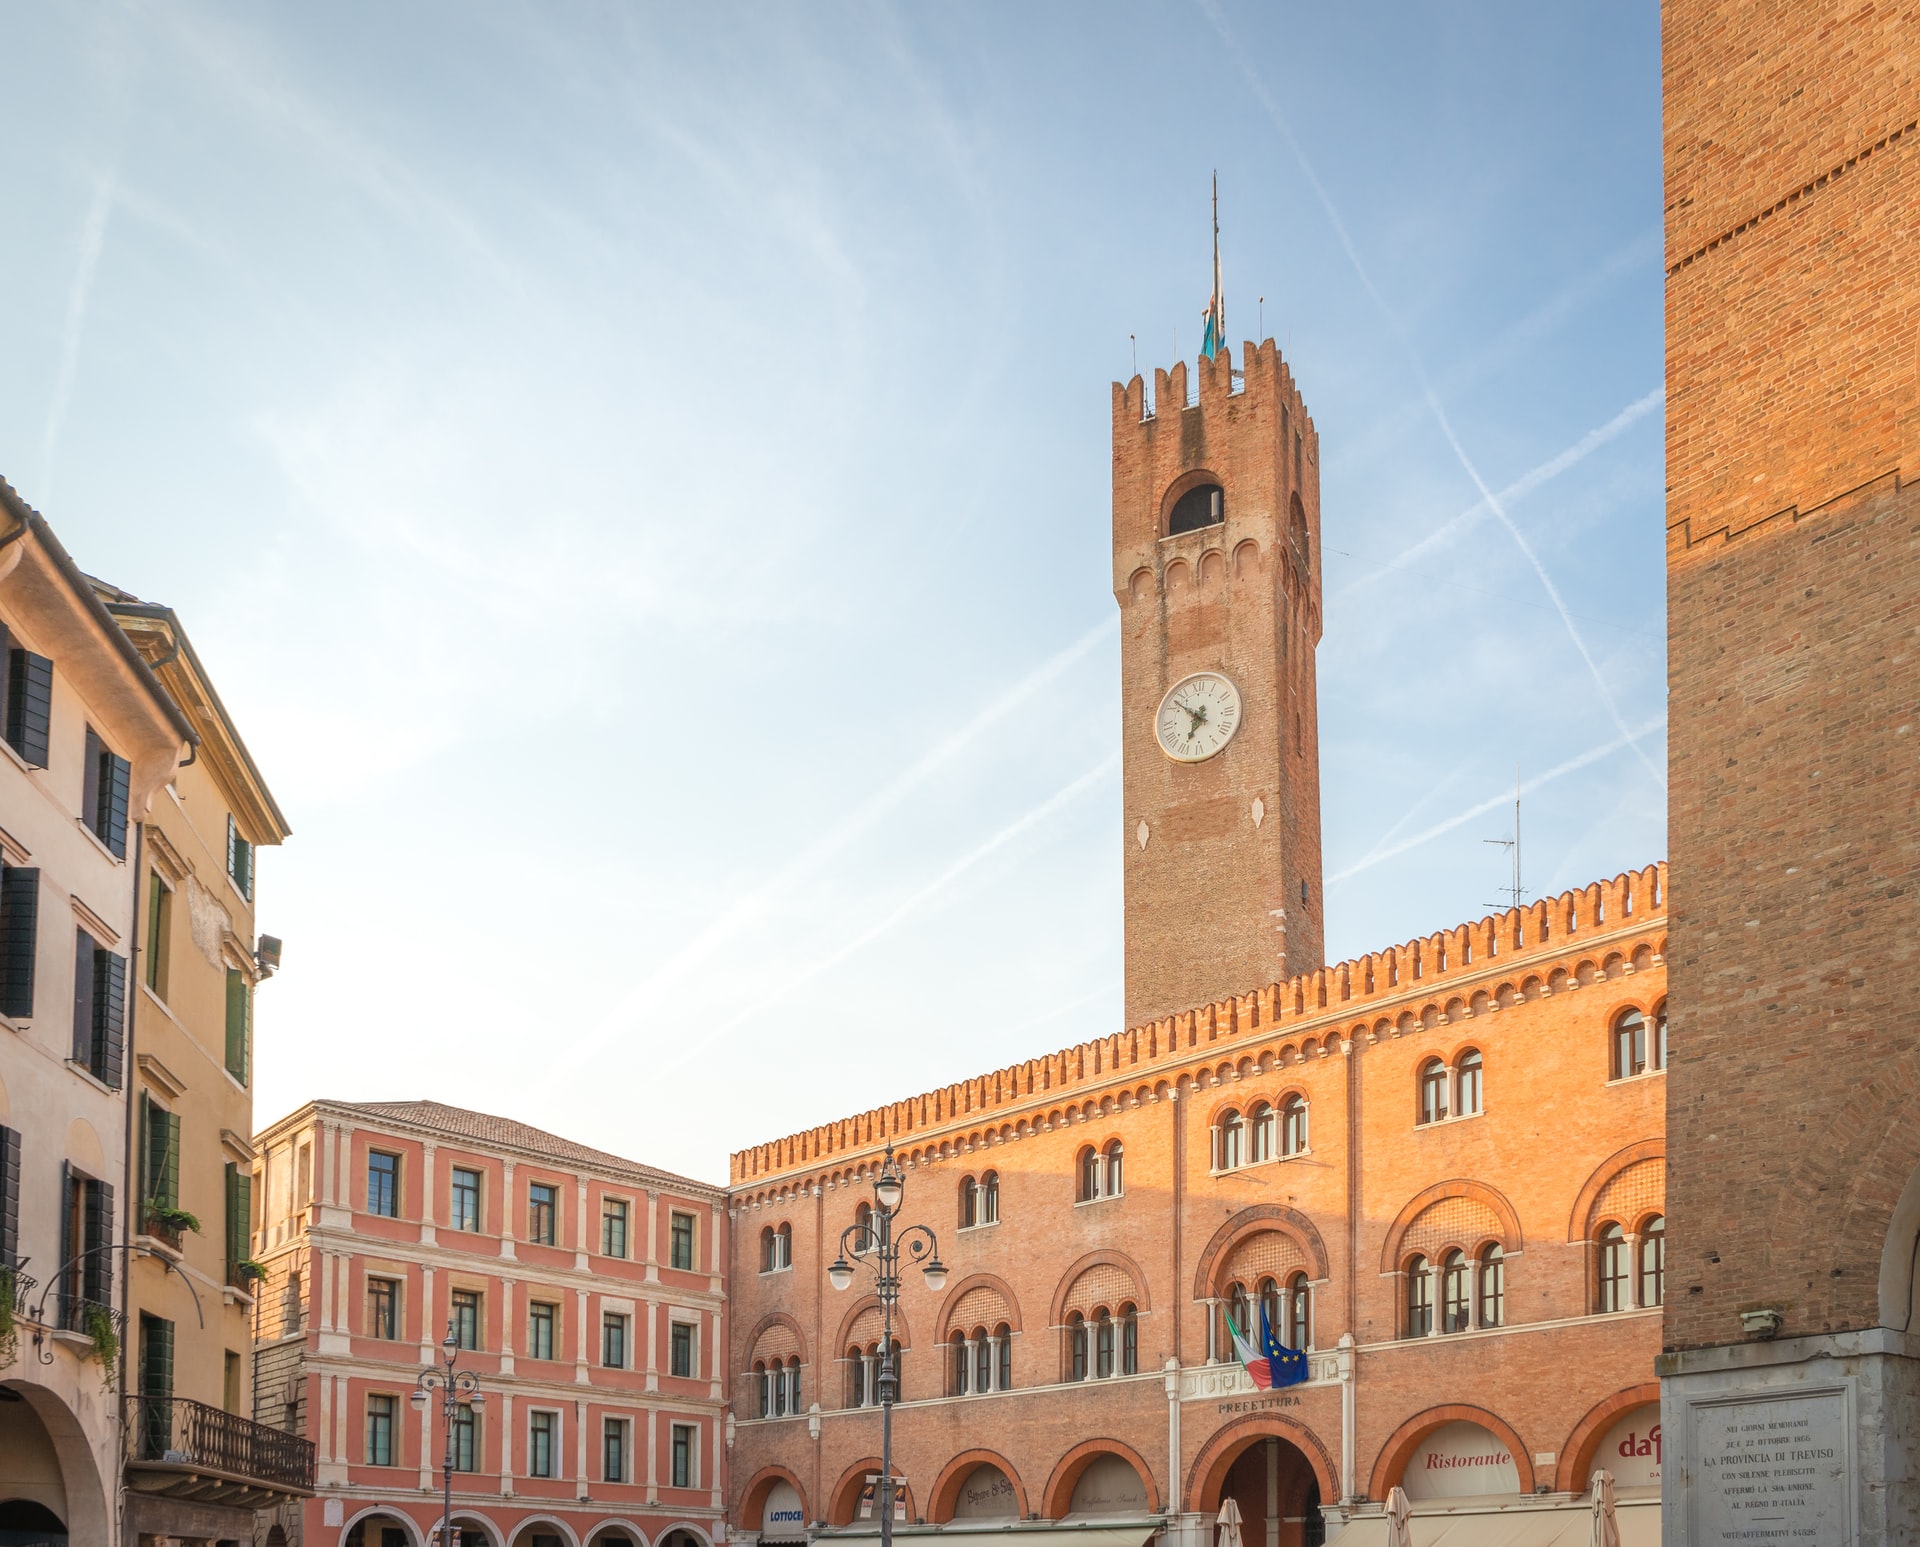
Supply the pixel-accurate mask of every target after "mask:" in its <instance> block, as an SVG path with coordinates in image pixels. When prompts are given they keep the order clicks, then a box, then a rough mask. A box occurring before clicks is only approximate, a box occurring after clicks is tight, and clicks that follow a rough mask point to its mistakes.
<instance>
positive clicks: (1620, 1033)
mask: <svg viewBox="0 0 1920 1547" xmlns="http://www.w3.org/2000/svg"><path fill="white" fill-rule="evenodd" d="M1646 1067H1647V1023H1646V1021H1645V1020H1644V1019H1643V1018H1642V1017H1641V1014H1640V1012H1639V1011H1638V1010H1622V1011H1621V1012H1620V1013H1619V1014H1618V1015H1617V1016H1615V1017H1614V1021H1613V1077H1614V1078H1615V1079H1616V1080H1625V1079H1631V1078H1632V1077H1633V1076H1634V1075H1636V1074H1640V1073H1642V1072H1643V1071H1644V1070H1645V1069H1646Z"/></svg>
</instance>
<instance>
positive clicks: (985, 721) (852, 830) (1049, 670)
mask: <svg viewBox="0 0 1920 1547" xmlns="http://www.w3.org/2000/svg"><path fill="white" fill-rule="evenodd" d="M1118 629H1119V616H1118V614H1117V613H1116V614H1114V615H1113V616H1111V617H1109V618H1107V619H1106V620H1105V621H1104V622H1102V623H1099V624H1097V625H1096V626H1095V627H1093V628H1090V629H1088V630H1087V631H1086V633H1084V634H1082V635H1081V636H1080V637H1079V638H1078V639H1076V640H1074V641H1073V643H1071V644H1070V645H1068V646H1067V647H1066V648H1065V649H1063V650H1060V651H1058V652H1057V653H1055V654H1054V655H1052V656H1050V657H1049V658H1048V659H1047V660H1045V661H1043V662H1042V663H1041V664H1040V665H1039V666H1037V667H1035V668H1034V669H1033V670H1032V671H1031V672H1029V673H1027V675H1026V676H1024V677H1022V678H1021V679H1020V680H1019V681H1018V682H1016V683H1014V684H1013V685H1012V686H1011V687H1009V688H1007V689H1006V690H1005V691H1004V692H1003V693H1001V694H1000V695H999V696H998V697H997V698H995V699H994V700H993V701H992V702H991V703H989V704H987V705H986V706H985V707H984V708H983V709H981V710H980V711H979V712H978V713H976V714H975V715H973V717H972V718H970V719H969V720H968V721H967V722H966V723H965V724H964V725H962V726H961V727H960V728H959V729H958V730H956V731H954V732H953V733H952V734H951V735H948V736H946V737H944V738H943V739H942V740H941V741H940V742H939V743H938V744H937V745H936V746H934V747H933V748H932V749H931V750H930V751H928V752H927V753H926V754H925V755H923V756H922V757H920V758H919V759H917V760H916V761H915V762H914V763H913V764H912V765H911V766H910V767H908V768H907V769H905V770H904V771H903V772H902V773H900V774H899V775H898V776H897V777H895V778H894V779H893V780H891V781H890V782H889V783H887V784H885V785H883V786H882V787H881V788H880V789H878V790H876V791H874V792H873V793H872V794H871V795H869V796H868V797H867V798H866V799H865V800H863V801H862V802H861V803H860V804H859V805H858V806H856V807H854V809H853V810H852V811H850V812H848V813H847V815H845V816H844V817H842V818H841V819H840V821H839V822H838V823H836V824H835V825H834V826H833V827H832V828H831V829H829V830H828V831H827V832H826V833H825V834H824V835H822V836H821V837H820V838H818V839H816V840H815V841H814V842H813V843H811V844H809V845H808V846H807V847H806V848H805V849H804V850H802V851H801V852H800V853H799V854H798V855H796V856H795V857H794V858H793V859H791V860H789V861H788V862H787V863H786V864H785V865H783V866H782V867H781V868H780V869H779V870H778V871H776V872H775V873H774V874H773V875H772V876H770V877H768V878H767V879H766V880H765V881H762V882H761V883H760V884H759V885H757V886H755V887H753V888H752V889H751V890H749V891H747V892H746V893H744V894H743V895H742V896H740V897H738V898H736V899H735V900H734V901H733V902H732V903H731V904H729V905H728V906H727V907H726V908H725V909H723V910H722V911H721V913H720V914H719V916H718V917H716V918H714V919H713V920H712V921H711V922H710V923H709V924H707V926H706V927H705V928H704V929H702V930H701V931H700V932H699V933H698V934H696V935H695V936H694V937H693V938H692V939H691V940H689V941H688V942H687V943H686V944H685V945H683V946H681V947H680V949H679V950H677V951H675V952H674V953H673V954H672V955H671V956H669V957H668V958H667V959H666V960H665V961H664V962H662V963H661V964H660V965H659V966H657V967H656V968H654V970H653V971H652V972H650V973H649V974H648V975H647V976H646V978H645V979H643V980H642V981H641V982H640V983H639V984H638V986H636V987H635V988H634V990H633V991H632V992H631V993H629V994H628V995H627V996H626V998H625V999H623V1000H622V1001H621V1002H620V1004H619V1005H618V1006H616V1007H615V1008H614V1010H613V1011H612V1012H611V1013H610V1014H609V1015H607V1016H606V1017H605V1018H604V1019H603V1020H602V1021H601V1023H600V1024H599V1025H598V1026H597V1027H596V1028H595V1029H594V1030H593V1031H591V1032H590V1033H588V1034H587V1035H586V1036H585V1037H583V1038H582V1039H581V1040H580V1042H579V1044H578V1045H577V1046H576V1047H575V1048H574V1049H573V1050H572V1051H571V1052H570V1054H569V1055H568V1056H567V1057H565V1058H564V1059H560V1060H557V1061H556V1062H555V1064H554V1065H553V1066H552V1067H551V1068H550V1069H549V1072H548V1075H547V1079H546V1081H545V1082H544V1083H545V1085H546V1086H547V1087H552V1086H554V1085H557V1084H560V1083H562V1082H563V1081H564V1080H566V1079H567V1078H569V1077H570V1076H571V1075H572V1074H573V1073H574V1072H575V1071H576V1070H577V1069H578V1068H579V1067H580V1066H581V1065H583V1064H584V1063H586V1062H587V1061H588V1060H590V1059H591V1058H592V1057H593V1055H594V1054H595V1053H596V1052H598V1051H599V1050H600V1049H601V1048H603V1047H605V1046H607V1045H608V1044H609V1043H611V1042H613V1041H614V1040H615V1039H616V1038H617V1037H619V1036H620V1035H621V1034H622V1033H623V1032H625V1031H626V1030H628V1029H629V1028H631V1027H632V1026H633V1025H634V1023H635V1022H636V1021H638V1020H640V1019H641V1018H642V1017H643V1016H644V1015H645V1014H646V1013H647V1011H648V1010H649V1009H650V1008H651V1007H654V1006H656V1005H658V1004H660V1003H661V1002H662V1000H663V999H664V998H665V996H667V995H668V994H669V993H671V992H672V991H674V990H675V989H677V988H679V987H680V986H681V985H683V984H684V983H686V982H687V981H688V980H689V979H690V978H691V977H692V976H693V975H694V974H695V973H696V972H698V971H699V970H700V969H701V968H702V967H704V966H706V965H707V964H708V963H709V962H711V961H712V960H713V958H714V957H715V956H716V955H718V954H719V953H720V951H721V950H722V949H723V948H724V947H725V946H726V945H728V944H729V943H730V942H731V941H733V940H734V939H735V938H736V937H738V936H739V935H740V934H741V933H743V932H744V931H746V930H748V929H750V928H752V927H754V926H755V925H758V924H761V923H763V922H764V921H765V920H766V919H768V918H769V917H770V916H771V914H772V913H773V911H774V909H775V907H776V906H777V905H778V904H779V902H780V901H781V900H782V899H783V898H785V897H787V896H789V895H791V894H792V893H793V892H795V891H797V890H798V889H799V888H800V887H801V886H802V885H803V884H804V883H805V882H807V881H809V880H811V879H812V878H813V877H815V876H817V875H818V874H820V873H821V872H822V871H823V870H825V869H826V867H827V866H828V864H829V863H830V862H831V861H832V860H833V859H834V858H836V857H837V856H838V855H839V854H841V853H842V852H843V851H844V850H845V849H846V848H847V847H848V845H849V844H851V843H852V842H853V841H854V840H855V839H856V838H858V837H859V836H860V835H862V834H863V833H866V832H868V831H870V830H871V829H872V828H874V827H875V826H877V825H878V824H879V823H880V821H881V820H882V819H883V818H884V817H886V816H887V815H888V814H889V813H890V812H892V811H893V810H894V809H895V808H896V807H898V806H899V805H900V804H901V803H902V802H903V801H904V800H906V798H907V797H908V796H909V795H911V794H912V793H913V792H914V791H915V790H917V789H919V788H920V787H921V786H922V785H924V784H926V783H927V781H928V780H930V779H931V778H933V776H934V775H935V774H937V773H938V772H939V771H940V770H941V769H943V768H945V767H946V766H947V765H948V764H950V763H951V762H953V760H954V759H955V758H956V757H958V756H959V755H960V754H961V753H962V752H964V751H965V750H966V749H967V748H968V747H970V746H972V745H973V744H974V743H975V742H976V741H978V740H979V739H980V738H981V737H982V736H983V735H984V734H985V733H986V732H987V731H989V730H990V729H992V728H993V727H994V726H995V725H997V724H998V723H999V722H1000V721H1002V720H1004V719H1005V718H1006V717H1007V716H1008V715H1009V714H1011V713H1012V712H1013V711H1014V710H1015V709H1017V708H1019V707H1020V705H1021V704H1023V703H1025V702H1026V701H1027V700H1028V699H1030V698H1032V697H1033V696H1034V695H1035V694H1036V693H1038V692H1039V691H1040V690H1041V689H1042V688H1044V687H1046V686H1047V685H1048V684H1049V683H1051V682H1054V681H1055V680H1057V679H1058V678H1059V677H1061V676H1062V675H1063V674H1065V673H1066V672H1067V671H1068V670H1070V669H1071V668H1072V667H1073V666H1074V665H1075V664H1076V663H1077V662H1079V661H1080V660H1082V659H1084V658H1085V657H1086V656H1087V655H1088V654H1090V653H1091V652H1092V651H1093V650H1094V649H1095V648H1096V647H1097V646H1099V645H1100V644H1102V643H1104V642H1105V641H1106V640H1107V639H1108V638H1110V637H1111V636H1112V635H1113V634H1114V633H1116V632H1117V631H1118ZM1103 766H1104V765H1103ZM1079 783H1080V782H1079V781H1075V784H1074V785H1071V786H1069V789H1077V788H1078V787H1079ZM989 841H990V842H991V841H992V840H989ZM980 857H981V858H984V857H985V853H984V852H983V853H982V854H981V855H980ZM963 868H964V867H963ZM955 874H958V872H955ZM942 884H944V883H942ZM916 895H917V894H916ZM921 900H924V899H921ZM916 905H917V903H916ZM900 916H901V917H904V916H905V915H904V914H901V915H900ZM892 922H897V920H891V921H890V922H888V924H887V927H891V924H892ZM821 970H824V969H821Z"/></svg>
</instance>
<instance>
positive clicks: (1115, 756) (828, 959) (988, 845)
mask: <svg viewBox="0 0 1920 1547" xmlns="http://www.w3.org/2000/svg"><path fill="white" fill-rule="evenodd" d="M1119 766H1120V754H1119V753H1118V752H1113V753H1110V754H1108V755H1107V756H1106V757H1104V758H1102V759H1101V760H1100V761H1099V762H1098V763H1096V764H1095V765H1094V766H1093V767H1091V768H1089V769H1088V770H1087V771H1086V772H1085V773H1083V774H1081V775H1080V776H1079V777H1078V778H1077V779H1073V780H1070V781H1069V782H1068V783H1066V784H1065V785H1063V786H1061V787H1060V788H1059V789H1058V790H1055V791H1054V792H1053V794H1051V795H1049V796H1048V797H1047V798H1046V799H1045V800H1043V801H1041V802H1040V803H1039V804H1038V805H1036V806H1034V807H1033V808H1032V809H1031V810H1028V811H1025V812H1022V813H1021V814H1020V815H1019V816H1017V817H1015V818H1014V819H1013V820H1012V821H1011V822H1009V823H1007V824H1006V825H1005V826H1004V827H1002V828H1001V829H1000V830H999V831H998V832H996V833H994V834H992V835H991V836H990V837H988V838H986V839H983V840H982V841H981V842H979V843H977V844H975V845H974V846H973V847H972V848H971V849H969V850H968V851H967V852H966V853H965V854H963V855H961V856H960V857H959V858H958V859H956V860H954V861H953V862H952V863H951V864H949V865H948V866H947V867H946V868H945V869H944V870H942V871H941V872H940V873H939V874H938V875H937V876H935V877H934V878H933V879H932V880H931V881H928V882H926V883H925V884H924V885H922V886H920V887H918V888H916V889H915V890H914V891H913V892H911V893H909V894H908V895H907V896H906V897H904V898H902V899H901V901H900V902H898V903H896V904H895V905H894V906H893V907H892V908H890V909H889V910H888V911H887V912H886V914H885V915H883V916H882V917H881V918H879V919H876V920H875V921H874V922H873V923H872V924H869V925H868V926H867V927H866V928H865V929H863V930H861V931H860V932H859V933H858V934H856V935H855V936H853V938H852V939H850V940H847V941H845V942H843V943H842V944H840V945H838V946H836V947H834V948H833V949H832V950H831V951H829V952H827V954H826V955H824V956H822V957H821V958H820V959H819V960H817V961H814V962H810V963H808V965H807V966H805V967H803V968H801V969H800V970H799V971H798V972H796V973H794V974H793V975H792V976H791V977H789V978H788V979H787V980H786V982H784V983H782V984H781V985H780V987H779V988H777V989H776V990H774V991H773V992H772V993H771V994H769V995H763V996H761V997H759V998H758V999H757V1000H756V1002H755V1003H754V1005H753V1006H752V1008H750V1009H747V1010H742V1011H740V1012H739V1013H738V1014H737V1015H735V1016H733V1017H732V1019H730V1020H727V1021H724V1022H722V1023H721V1025H720V1026H719V1027H718V1029H717V1034H718V1035H721V1036H724V1035H726V1034H727V1033H728V1032H731V1031H733V1030H735V1029H737V1028H738V1027H739V1026H740V1025H741V1024H743V1023H744V1022H746V1021H748V1020H750V1019H752V1018H753V1017H755V1016H759V1015H765V1014H767V1013H768V1012H769V1011H772V1010H776V1009H778V1008H779V1007H780V1003H781V1001H782V1000H784V999H786V998H788V997H789V996H790V995H792V994H793V993H794V992H795V991H796V990H798V989H800V988H803V987H805V986H806V985H807V984H808V983H811V982H812V981H813V980H814V979H815V978H818V977H821V976H823V975H824V974H826V973H828V972H831V971H832V970H833V969H834V968H835V967H838V966H839V965H840V964H841V963H842V962H844V961H846V960H847V958H848V957H850V956H853V955H855V954H856V953H857V952H860V951H863V950H865V949H866V948H867V947H868V946H870V945H872V944H873V943H874V942H875V941H876V940H878V939H880V937H881V936H883V935H885V934H886V933H887V932H888V931H890V930H892V929H894V928H896V927H897V926H898V925H900V924H901V923H903V922H905V920H906V919H908V918H909V917H910V916H911V915H913V914H915V913H917V912H919V911H920V909H922V908H923V907H925V906H926V905H927V904H928V903H929V902H931V901H932V900H933V899H934V898H935V897H938V896H939V895H940V894H941V893H942V892H944V891H945V890H946V889H947V888H948V887H950V886H952V885H953V883H954V882H955V881H958V880H959V879H960V878H961V877H962V876H963V875H965V874H966V873H967V872H968V871H969V870H971V869H973V867H974V866H975V865H978V864H979V863H980V862H981V861H982V860H984V859H986V858H988V857H989V856H990V855H992V854H995V853H997V852H998V851H999V850H1001V849H1004V848H1005V847H1006V846H1007V845H1008V844H1010V843H1012V842H1013V840H1014V839H1016V838H1018V837H1020V836H1021V835H1022V834H1024V833H1029V832H1031V831H1033V829H1034V828H1036V827H1041V826H1044V825H1045V824H1046V823H1047V822H1049V821H1051V820H1052V819H1053V818H1054V817H1056V816H1058V815H1059V814H1060V813H1061V812H1063V811H1065V810H1066V809H1067V808H1068V807H1069V806H1071V805H1073V804H1074V803H1075V802H1076V801H1078V800H1079V799H1080V798H1081V797H1082V796H1084V795H1086V794H1088V793H1089V792H1090V791H1092V790H1093V789H1094V788H1095V787H1096V786H1098V785H1099V784H1101V783H1102V782H1103V781H1104V780H1106V779H1107V778H1108V777H1109V776H1110V775H1111V774H1112V773H1113V772H1114V770H1115V769H1117V768H1118V767H1119ZM1106 991H1107V990H1106V989H1105V988H1102V989H1101V990H1100V992H1101V993H1105V992H1106Z"/></svg>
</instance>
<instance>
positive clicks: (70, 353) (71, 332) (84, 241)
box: [38, 168, 117, 503]
mask: <svg viewBox="0 0 1920 1547" xmlns="http://www.w3.org/2000/svg"><path fill="white" fill-rule="evenodd" d="M116 181H117V180H116V177H115V174H114V172H113V170H112V168H108V169H107V170H105V171H103V172H102V173H101V174H100V175H99V177H97V178H96V179H95V180H94V185H93V197H92V198H91V199H89V200H88V201H87V213H86V216H85V217H84V218H83V219H82V220H81V222H80V245H79V252H78V253H77V254H76V256H75V260H74V265H73V284H72V285H71V286H70V287H69V288H68V290H67V315H66V319H65V321H64V323H63V324H62V326H61V329H60V367H59V370H58V371H57V372H56V373H55V375H54V379H53V396H52V397H51V398H50V399H49V400H48V403H47V429H46V435H45V437H44V438H43V439H42V441H41V443H40V489H39V495H38V497H39V499H40V500H41V501H42V502H43V503H50V502H51V501H52V499H53V465H54V453H55V452H56V450H57V449H58V448H59V444H60V431H61V428H62V427H63V426H64V425H65V424H66V421H67V406H68V404H70V403H71V402H72V401H73V383H74V377H75V375H76V374H77V373H78V372H79V369H80V340H81V337H82V335H83V334H84V333H85V332H86V326H87V308H88V307H89V306H90V305H91V304H92V301H93V276H94V274H95V272H96V271H97V270H98V269H99V267H100V250H101V248H102V247H104V246H105V245H106V240H107V221H108V219H109V218H110V217H111V216H112V214H113V202H114V190H115V186H116Z"/></svg>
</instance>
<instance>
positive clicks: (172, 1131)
mask: <svg viewBox="0 0 1920 1547" xmlns="http://www.w3.org/2000/svg"><path fill="white" fill-rule="evenodd" d="M166 1118H167V1180H166V1188H167V1207H168V1208H170V1209H177V1208H179V1207H180V1114H179V1113H178V1112H169V1113H167V1114H166Z"/></svg>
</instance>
